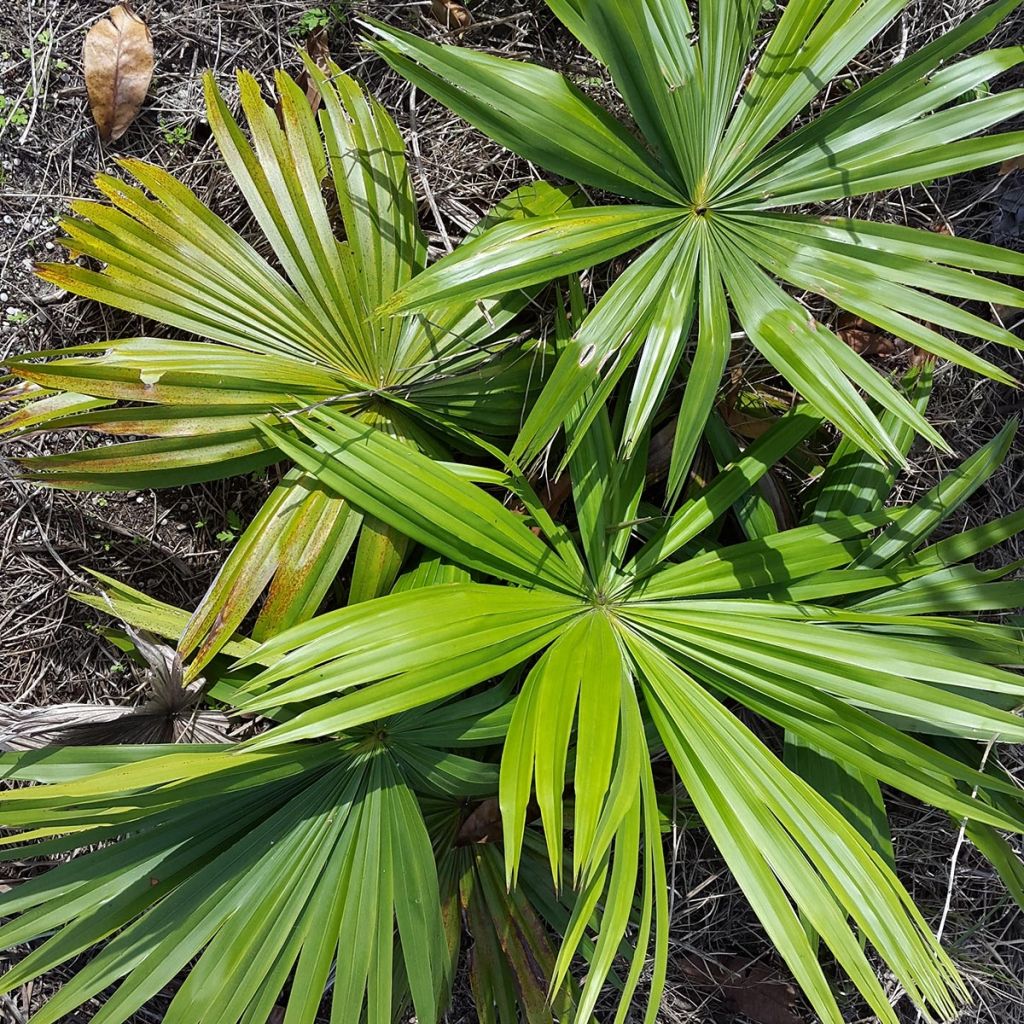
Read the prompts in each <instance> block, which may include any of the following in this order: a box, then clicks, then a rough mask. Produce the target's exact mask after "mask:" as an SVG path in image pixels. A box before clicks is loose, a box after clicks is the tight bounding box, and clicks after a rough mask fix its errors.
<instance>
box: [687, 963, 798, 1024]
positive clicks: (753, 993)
mask: <svg viewBox="0 0 1024 1024" xmlns="http://www.w3.org/2000/svg"><path fill="white" fill-rule="evenodd" d="M676 965H677V966H678V967H679V969H680V971H681V972H682V973H683V974H684V975H686V977H687V978H688V979H689V980H690V981H691V982H693V983H694V984H695V985H698V986H700V987H702V988H715V989H718V991H719V992H720V994H721V996H722V999H723V1001H724V1002H725V1004H726V1006H728V1008H729V1009H730V1010H731V1011H732V1012H733V1013H736V1014H742V1015H743V1016H744V1017H747V1018H749V1019H750V1020H752V1021H756V1024H807V1019H806V1018H805V1017H804V1016H803V1015H802V1014H801V1013H799V1011H798V1008H797V1001H798V998H799V997H798V993H797V989H796V986H795V985H794V984H793V983H792V982H790V981H788V980H787V979H786V978H784V977H782V976H780V975H779V974H778V973H776V972H775V971H774V970H772V969H771V968H770V967H766V966H764V965H762V964H757V963H753V964H751V963H748V962H746V961H745V960H744V959H743V958H741V957H728V958H727V959H725V960H724V961H721V962H719V961H715V960H706V959H704V958H698V957H696V956H690V955H687V954H683V955H682V956H681V957H679V958H678V959H677V960H676Z"/></svg>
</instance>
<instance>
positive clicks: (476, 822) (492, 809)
mask: <svg viewBox="0 0 1024 1024" xmlns="http://www.w3.org/2000/svg"><path fill="white" fill-rule="evenodd" d="M501 835H502V832H501V809H500V808H499V806H498V801H497V800H495V799H493V798H491V799H489V800H484V801H483V803H481V804H479V805H478V806H477V807H476V808H475V809H474V810H473V811H472V813H471V814H470V815H469V817H467V818H466V820H465V821H464V822H463V823H462V828H461V829H459V835H458V838H457V839H456V840H455V845H456V846H471V845H473V844H474V843H496V842H498V841H499V840H500V839H501Z"/></svg>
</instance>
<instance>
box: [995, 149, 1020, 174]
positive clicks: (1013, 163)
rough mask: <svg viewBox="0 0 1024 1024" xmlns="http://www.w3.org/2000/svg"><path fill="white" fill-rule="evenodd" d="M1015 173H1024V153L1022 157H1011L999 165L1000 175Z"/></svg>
mask: <svg viewBox="0 0 1024 1024" xmlns="http://www.w3.org/2000/svg"><path fill="white" fill-rule="evenodd" d="M1014 171H1024V153H1021V155H1020V156H1011V157H1010V159H1009V160H1004V161H1003V162H1002V163H1001V164H1000V165H999V173H1000V174H1013V172H1014Z"/></svg>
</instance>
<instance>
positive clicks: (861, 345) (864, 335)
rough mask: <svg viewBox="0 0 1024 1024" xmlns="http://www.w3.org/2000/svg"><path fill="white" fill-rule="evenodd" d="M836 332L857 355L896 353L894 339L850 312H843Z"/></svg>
mask: <svg viewBox="0 0 1024 1024" xmlns="http://www.w3.org/2000/svg"><path fill="white" fill-rule="evenodd" d="M836 334H837V335H839V337H840V338H842V339H843V341H845V342H846V344H847V345H849V346H850V348H852V349H853V351H854V352H856V353H857V354H858V355H862V356H891V355H895V354H896V348H897V345H896V339H895V338H893V337H892V336H891V335H889V334H884V333H883V332H882V331H880V330H879V329H878V328H877V327H875V325H874V324H871V323H868V321H867V320H863V319H861V317H859V316H854V315H853V314H850V313H844V314H843V315H842V316H840V318H839V323H838V324H837V325H836Z"/></svg>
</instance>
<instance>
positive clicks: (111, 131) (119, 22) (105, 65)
mask: <svg viewBox="0 0 1024 1024" xmlns="http://www.w3.org/2000/svg"><path fill="white" fill-rule="evenodd" d="M82 57H83V60H84V63H85V87H86V89H87V91H88V93H89V107H90V109H91V110H92V117H93V120H94V121H95V122H96V127H97V129H98V130H99V133H100V138H101V139H102V140H103V141H104V142H116V141H117V140H118V139H119V138H121V136H122V135H124V133H125V132H126V131H127V130H128V126H129V125H130V124H131V123H132V121H134V120H135V118H136V117H137V116H138V113H139V109H140V108H141V107H142V102H143V100H145V98H146V93H147V92H148V91H149V83H150V82H151V81H152V78H153V37H152V36H151V35H150V34H149V28H148V27H147V26H146V23H145V22H144V21H143V20H142V19H141V18H140V17H139V16H138V15H137V14H135V13H134V12H133V11H131V10H129V9H128V8H127V7H126V6H125V5H124V4H118V5H117V6H116V7H111V8H110V10H109V11H107V13H106V15H105V16H104V17H102V18H100V20H99V21H97V22H96V24H95V25H93V27H92V28H91V29H89V31H88V32H87V33H86V36H85V45H84V46H83V48H82Z"/></svg>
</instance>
